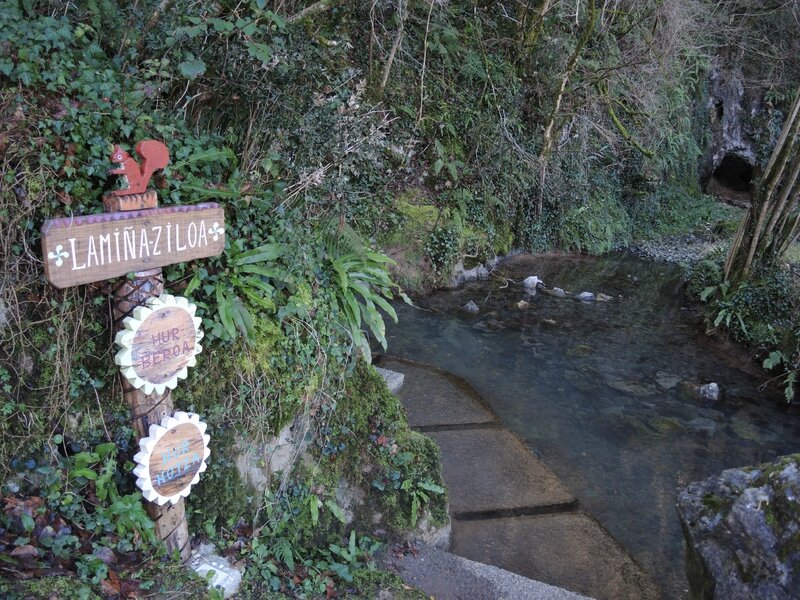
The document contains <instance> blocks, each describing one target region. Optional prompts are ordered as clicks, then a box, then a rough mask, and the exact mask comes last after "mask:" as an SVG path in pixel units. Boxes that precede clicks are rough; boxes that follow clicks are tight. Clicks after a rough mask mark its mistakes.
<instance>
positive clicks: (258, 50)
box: [247, 42, 272, 64]
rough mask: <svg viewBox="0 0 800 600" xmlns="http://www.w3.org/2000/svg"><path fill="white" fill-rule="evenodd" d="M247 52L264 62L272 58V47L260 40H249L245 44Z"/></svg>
mask: <svg viewBox="0 0 800 600" xmlns="http://www.w3.org/2000/svg"><path fill="white" fill-rule="evenodd" d="M247 53H248V54H249V55H250V56H252V57H253V58H255V59H256V60H260V61H261V62H262V63H264V64H266V63H268V62H269V59H270V58H272V49H271V48H270V47H269V46H267V45H266V44H262V43H260V42H250V44H249V45H248V46H247Z"/></svg>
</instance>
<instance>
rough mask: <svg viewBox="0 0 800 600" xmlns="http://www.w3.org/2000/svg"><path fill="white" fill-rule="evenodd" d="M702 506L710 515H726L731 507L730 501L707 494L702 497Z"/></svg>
mask: <svg viewBox="0 0 800 600" xmlns="http://www.w3.org/2000/svg"><path fill="white" fill-rule="evenodd" d="M703 506H705V507H706V508H707V509H708V510H709V511H710V512H712V513H726V512H728V509H729V508H730V506H731V502H730V500H726V499H724V498H720V497H719V496H716V495H714V494H711V493H708V494H704V495H703Z"/></svg>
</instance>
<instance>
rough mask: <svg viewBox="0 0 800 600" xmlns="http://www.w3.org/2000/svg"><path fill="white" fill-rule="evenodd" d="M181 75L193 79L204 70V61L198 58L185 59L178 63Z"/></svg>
mask: <svg viewBox="0 0 800 600" xmlns="http://www.w3.org/2000/svg"><path fill="white" fill-rule="evenodd" d="M178 70H180V72H181V75H183V76H184V77H186V78H187V79H194V78H196V77H199V76H200V75H203V74H204V73H205V72H206V63H205V62H203V60H202V59H200V58H193V59H190V60H185V61H183V62H182V63H181V64H179V65H178Z"/></svg>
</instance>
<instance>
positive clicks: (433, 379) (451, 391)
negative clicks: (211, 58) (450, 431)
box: [380, 357, 497, 429]
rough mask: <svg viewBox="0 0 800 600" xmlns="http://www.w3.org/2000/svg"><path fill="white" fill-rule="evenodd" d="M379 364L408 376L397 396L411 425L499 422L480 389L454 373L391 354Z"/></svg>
mask: <svg viewBox="0 0 800 600" xmlns="http://www.w3.org/2000/svg"><path fill="white" fill-rule="evenodd" d="M380 366H381V367H382V368H384V369H389V370H392V371H396V372H398V373H402V374H403V375H404V376H405V378H404V383H403V388H402V389H401V390H400V393H399V394H398V396H399V397H400V400H401V401H402V403H403V406H405V407H406V412H407V414H408V424H409V425H410V426H411V427H416V428H423V429H428V428H431V427H437V426H453V425H466V424H476V423H495V422H497V416H496V415H495V414H494V413H493V412H492V411H491V409H489V408H488V407H487V406H486V405H485V404H484V403H483V401H482V400H481V397H480V396H479V395H478V393H477V392H476V391H475V390H473V389H472V388H471V387H470V386H469V384H468V383H467V382H465V381H464V380H463V379H460V378H458V377H456V376H455V375H451V374H450V373H447V372H445V371H442V370H440V369H437V368H435V367H430V366H427V365H422V364H418V363H414V362H411V361H407V360H401V359H397V358H392V357H385V358H384V359H383V360H382V361H381V363H380Z"/></svg>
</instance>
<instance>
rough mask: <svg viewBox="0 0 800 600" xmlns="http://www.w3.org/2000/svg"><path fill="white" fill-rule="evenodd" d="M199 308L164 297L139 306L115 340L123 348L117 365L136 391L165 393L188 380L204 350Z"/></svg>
mask: <svg viewBox="0 0 800 600" xmlns="http://www.w3.org/2000/svg"><path fill="white" fill-rule="evenodd" d="M196 311H197V307H196V306H195V305H194V304H192V303H191V302H189V300H187V299H186V298H181V297H180V296H171V295H169V294H163V295H161V296H159V297H158V298H150V299H149V300H148V301H147V305H146V306H137V307H136V308H135V309H134V311H133V316H132V317H126V318H125V320H124V321H123V326H124V328H123V329H121V330H120V331H119V333H117V337H116V338H115V341H116V343H117V345H118V346H119V347H120V350H119V352H117V355H116V356H115V357H114V362H115V363H116V364H117V365H119V366H120V367H121V370H122V374H123V375H124V376H125V378H126V379H127V380H128V381H129V382H130V383H131V385H132V386H133V387H135V388H136V389H141V390H142V391H143V392H144V393H145V394H151V393H153V391H154V390H155V391H156V392H157V393H159V394H163V393H164V390H165V389H166V388H169V389H175V386H177V385H178V379H184V378H186V374H187V372H188V368H189V367H193V366H195V365H196V364H197V358H196V356H197V355H198V354H200V352H201V351H202V350H203V348H202V346H200V340H201V339H202V338H203V332H202V330H201V329H200V318H199V317H195V312H196Z"/></svg>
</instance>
